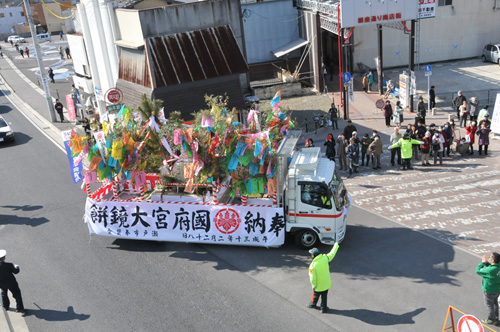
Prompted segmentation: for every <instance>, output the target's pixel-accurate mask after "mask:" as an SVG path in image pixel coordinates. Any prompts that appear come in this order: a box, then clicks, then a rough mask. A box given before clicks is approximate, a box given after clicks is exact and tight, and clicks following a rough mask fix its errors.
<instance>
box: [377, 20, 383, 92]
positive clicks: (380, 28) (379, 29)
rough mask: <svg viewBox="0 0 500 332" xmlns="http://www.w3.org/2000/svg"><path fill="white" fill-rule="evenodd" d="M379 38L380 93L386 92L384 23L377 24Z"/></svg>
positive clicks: (378, 69)
mask: <svg viewBox="0 0 500 332" xmlns="http://www.w3.org/2000/svg"><path fill="white" fill-rule="evenodd" d="M377 39H378V63H377V75H378V92H379V93H380V95H383V94H384V74H383V70H384V67H383V63H384V62H383V58H384V57H383V54H384V49H383V48H382V45H383V44H382V25H380V24H377Z"/></svg>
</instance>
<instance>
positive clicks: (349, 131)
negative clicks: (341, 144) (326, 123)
mask: <svg viewBox="0 0 500 332" xmlns="http://www.w3.org/2000/svg"><path fill="white" fill-rule="evenodd" d="M355 131H356V126H355V125H353V124H352V121H351V120H350V119H349V120H347V126H345V128H344V137H345V139H349V138H351V137H352V133H353V132H355Z"/></svg>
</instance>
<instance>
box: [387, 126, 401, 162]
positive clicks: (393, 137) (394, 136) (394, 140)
mask: <svg viewBox="0 0 500 332" xmlns="http://www.w3.org/2000/svg"><path fill="white" fill-rule="evenodd" d="M402 138H403V136H402V135H401V134H400V133H399V128H394V134H392V135H391V139H390V143H391V146H393V145H394V144H396V143H397V142H398V141H399V140H400V139H402ZM396 155H397V156H398V165H401V148H400V147H397V146H396V147H394V148H391V165H392V166H394V161H395V160H394V159H395V156H396Z"/></svg>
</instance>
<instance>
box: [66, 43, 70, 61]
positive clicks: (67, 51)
mask: <svg viewBox="0 0 500 332" xmlns="http://www.w3.org/2000/svg"><path fill="white" fill-rule="evenodd" d="M65 51H66V58H68V59H71V54H70V51H69V46H66V50H65Z"/></svg>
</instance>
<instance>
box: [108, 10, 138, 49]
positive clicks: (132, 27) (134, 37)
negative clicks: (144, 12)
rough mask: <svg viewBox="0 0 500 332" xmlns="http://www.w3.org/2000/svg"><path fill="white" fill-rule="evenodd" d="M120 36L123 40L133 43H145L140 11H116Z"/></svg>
mask: <svg viewBox="0 0 500 332" xmlns="http://www.w3.org/2000/svg"><path fill="white" fill-rule="evenodd" d="M115 13H116V24H117V30H118V35H119V36H120V38H121V39H122V40H125V41H128V42H132V43H134V44H135V43H144V38H145V37H144V35H143V33H142V27H141V18H140V16H139V11H137V10H134V9H116V10H115Z"/></svg>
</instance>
